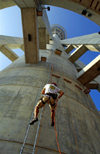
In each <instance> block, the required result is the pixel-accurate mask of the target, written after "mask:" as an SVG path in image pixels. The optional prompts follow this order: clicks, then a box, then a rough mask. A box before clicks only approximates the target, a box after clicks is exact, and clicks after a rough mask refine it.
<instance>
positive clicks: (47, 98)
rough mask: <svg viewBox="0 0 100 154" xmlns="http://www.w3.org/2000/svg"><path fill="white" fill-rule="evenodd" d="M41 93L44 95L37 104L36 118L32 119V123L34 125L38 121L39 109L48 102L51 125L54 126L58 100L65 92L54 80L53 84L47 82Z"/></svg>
mask: <svg viewBox="0 0 100 154" xmlns="http://www.w3.org/2000/svg"><path fill="white" fill-rule="evenodd" d="M41 93H42V94H43V96H42V97H41V99H40V100H39V101H38V103H37V105H36V106H35V109H34V119H32V121H31V122H30V125H33V124H34V123H35V122H36V121H38V113H39V109H40V108H42V107H43V106H44V105H45V104H46V103H48V104H49V106H50V110H51V126H54V117H55V109H56V105H57V104H56V102H57V101H58V99H59V98H60V97H62V95H63V94H64V92H63V91H62V90H61V89H59V88H58V87H57V84H56V83H54V82H53V83H51V84H46V85H45V86H44V88H43V89H42V92H41ZM58 94H59V96H58Z"/></svg>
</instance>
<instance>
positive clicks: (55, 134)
mask: <svg viewBox="0 0 100 154" xmlns="http://www.w3.org/2000/svg"><path fill="white" fill-rule="evenodd" d="M56 103H58V101H56ZM55 111H56V109H55ZM54 130H55V135H56V143H57V147H58V151H59V153H60V154H61V150H60V146H59V141H58V134H57V130H56V125H55V117H54Z"/></svg>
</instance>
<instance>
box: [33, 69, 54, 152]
mask: <svg viewBox="0 0 100 154" xmlns="http://www.w3.org/2000/svg"><path fill="white" fill-rule="evenodd" d="M50 77H51V70H50V74H49V76H48V81H47V83H49V81H50V80H51V79H50ZM43 109H44V108H42V110H41V114H40V118H39V119H40V120H39V123H38V127H37V132H36V136H35V141H34V146H33V151H32V154H35V147H36V143H37V139H38V134H39V129H40V121H41V117H42V113H43Z"/></svg>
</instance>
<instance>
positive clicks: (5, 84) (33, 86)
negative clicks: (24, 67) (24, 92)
mask: <svg viewBox="0 0 100 154" xmlns="http://www.w3.org/2000/svg"><path fill="white" fill-rule="evenodd" d="M0 86H1V87H2V86H23V87H33V88H34V87H36V88H40V87H37V86H31V85H22V84H2V85H0Z"/></svg>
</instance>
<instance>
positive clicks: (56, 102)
mask: <svg viewBox="0 0 100 154" xmlns="http://www.w3.org/2000/svg"><path fill="white" fill-rule="evenodd" d="M52 73H53V65H51V82H52ZM57 103H58V101H56V104H57ZM55 111H56V109H55ZM54 130H55V135H56V143H57V147H58V151H59V153H60V154H61V150H60V146H59V141H58V134H57V130H56V125H55V116H54Z"/></svg>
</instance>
